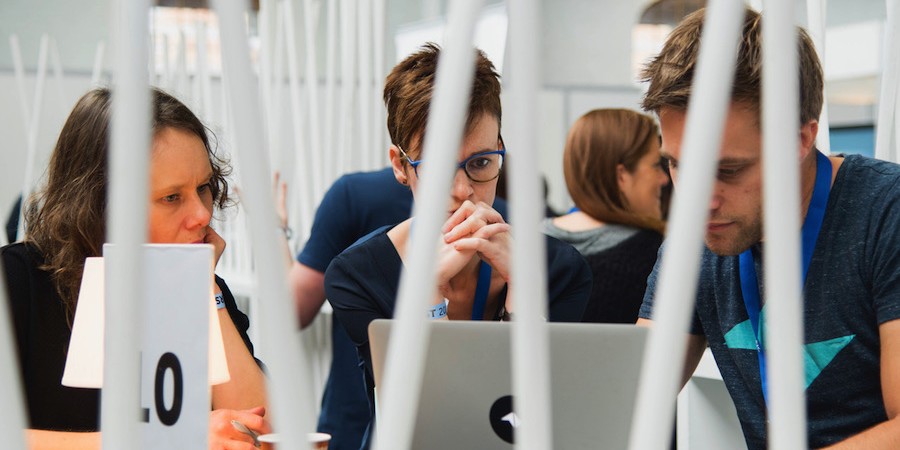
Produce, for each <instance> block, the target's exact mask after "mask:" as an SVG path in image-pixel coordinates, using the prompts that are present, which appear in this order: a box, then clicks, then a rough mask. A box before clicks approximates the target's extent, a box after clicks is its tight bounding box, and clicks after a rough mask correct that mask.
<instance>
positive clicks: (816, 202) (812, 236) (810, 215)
mask: <svg viewBox="0 0 900 450" xmlns="http://www.w3.org/2000/svg"><path fill="white" fill-rule="evenodd" d="M830 190H831V161H829V160H828V157H827V156H825V155H823V154H822V153H820V152H818V151H816V184H815V187H814V188H813V195H812V199H811V200H810V202H809V210H808V211H807V212H806V219H804V221H803V229H802V238H801V239H802V247H803V280H806V274H807V272H809V263H810V261H811V260H812V254H813V250H815V248H816V239H817V238H818V237H819V230H821V229H822V221H823V219H824V218H825V208H826V207H827V206H828V194H829V191H830ZM739 266H740V276H741V294H742V295H743V297H744V306H745V307H746V308H747V315H748V316H749V317H750V324H751V325H752V326H753V337H754V338H755V339H756V350H757V356H758V358H759V379H760V383H761V384H762V393H763V399H764V400H765V402H766V404H767V405H768V404H769V397H768V389H767V386H766V351H765V347H764V346H763V342H762V339H763V337H762V336H761V335H760V332H759V326H760V323H759V317H760V313H761V311H762V308H761V306H760V294H759V279H758V278H757V276H756V267H755V266H754V264H753V253H751V251H750V249H747V250H745V251H744V252H743V253H741V256H740V264H739Z"/></svg>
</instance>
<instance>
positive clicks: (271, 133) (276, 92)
mask: <svg viewBox="0 0 900 450" xmlns="http://www.w3.org/2000/svg"><path fill="white" fill-rule="evenodd" d="M272 7H273V8H274V9H275V12H274V14H273V16H274V18H273V20H274V21H275V36H274V39H275V43H274V46H275V48H274V55H273V56H272V59H273V61H272V72H273V73H272V79H270V80H269V84H270V87H271V91H272V92H271V96H272V98H271V102H272V103H271V104H270V105H269V115H268V118H267V119H266V125H267V126H268V139H269V149H272V151H274V150H283V144H282V138H283V136H282V131H281V130H282V128H281V124H282V123H283V120H284V114H282V105H283V103H282V102H283V97H284V95H283V93H284V59H285V58H284V57H285V54H284V41H285V30H284V22H285V20H286V19H285V17H284V14H285V13H284V5H283V4H282V2H280V1H275V2H274V3H273V4H272ZM299 197H300V196H293V197H292V200H293V201H294V202H296V203H297V204H302V202H300V201H298V200H297V199H298V198H299Z"/></svg>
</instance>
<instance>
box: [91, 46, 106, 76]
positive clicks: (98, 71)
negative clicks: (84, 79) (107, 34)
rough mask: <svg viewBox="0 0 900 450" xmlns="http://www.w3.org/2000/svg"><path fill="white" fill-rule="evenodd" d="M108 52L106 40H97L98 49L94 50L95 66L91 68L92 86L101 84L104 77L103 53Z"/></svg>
mask: <svg viewBox="0 0 900 450" xmlns="http://www.w3.org/2000/svg"><path fill="white" fill-rule="evenodd" d="M104 53H106V42H104V41H99V42H97V50H96V51H94V68H93V69H92V70H91V86H92V87H93V86H99V85H100V79H101V78H102V77H103V55H104Z"/></svg>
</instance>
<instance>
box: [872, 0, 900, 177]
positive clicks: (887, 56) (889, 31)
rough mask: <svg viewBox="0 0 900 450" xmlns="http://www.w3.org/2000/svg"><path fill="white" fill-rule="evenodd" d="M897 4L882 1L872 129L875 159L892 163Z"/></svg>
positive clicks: (899, 60) (898, 59) (899, 36)
mask: <svg viewBox="0 0 900 450" xmlns="http://www.w3.org/2000/svg"><path fill="white" fill-rule="evenodd" d="M897 3H898V0H886V3H885V5H886V7H887V20H886V21H885V25H884V44H883V49H884V50H883V53H882V55H883V56H882V71H881V91H880V93H879V96H878V121H877V122H876V129H875V157H876V158H878V159H883V160H885V161H893V160H895V156H894V154H893V153H894V152H893V150H892V149H891V137H892V136H893V133H894V114H896V109H897V93H898V89H897V85H898V83H900V5H898V4H897ZM898 140H900V139H898ZM898 156H900V155H898Z"/></svg>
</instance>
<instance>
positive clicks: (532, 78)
mask: <svg viewBox="0 0 900 450" xmlns="http://www.w3.org/2000/svg"><path fill="white" fill-rule="evenodd" d="M538 10H539V4H538V2H537V1H536V0H518V1H515V2H510V3H509V30H508V32H507V33H508V41H509V49H510V52H511V54H510V58H509V61H510V66H509V71H508V72H506V73H508V78H507V82H508V91H507V92H508V93H509V101H510V106H511V108H510V114H509V122H510V123H511V124H512V126H511V131H512V136H515V140H514V142H515V153H516V156H515V159H514V160H513V162H512V163H511V164H510V166H509V169H510V176H509V181H510V182H511V183H512V186H511V189H510V192H515V195H512V196H511V197H510V200H511V201H512V202H511V203H512V204H511V205H510V214H511V217H510V219H511V221H512V223H514V224H516V239H515V240H513V248H512V255H513V258H511V260H512V288H511V291H510V292H512V295H513V297H514V298H513V302H514V303H515V305H516V318H515V320H514V321H513V322H514V323H513V327H512V363H513V364H512V368H513V372H512V381H513V394H514V395H515V408H516V414H517V415H518V416H519V421H520V422H519V423H520V424H521V426H520V427H518V428H517V429H516V433H517V435H516V440H515V448H516V449H521V450H542V449H549V448H553V422H552V418H553V411H552V402H551V401H550V347H549V343H548V336H547V324H546V321H545V320H544V319H543V318H544V317H547V264H546V261H547V259H546V249H545V248H544V245H545V239H544V237H543V235H542V234H541V218H542V217H543V211H544V202H543V201H541V200H540V199H542V198H544V195H543V192H542V191H541V187H540V186H541V181H540V174H539V171H538V160H539V159H540V158H539V154H538V149H537V144H536V143H537V141H538V139H537V127H538V121H537V114H536V111H537V109H538V105H537V100H536V96H537V93H538V92H539V91H540V82H539V81H538V80H539V78H538V77H539V75H538V74H539V73H540V70H541V68H540V65H539V64H538V60H539V59H540V48H541V45H540V41H539V40H538V35H537V33H535V30H540V29H541V26H540V19H539V12H538ZM535 199H538V201H535Z"/></svg>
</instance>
